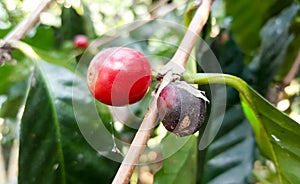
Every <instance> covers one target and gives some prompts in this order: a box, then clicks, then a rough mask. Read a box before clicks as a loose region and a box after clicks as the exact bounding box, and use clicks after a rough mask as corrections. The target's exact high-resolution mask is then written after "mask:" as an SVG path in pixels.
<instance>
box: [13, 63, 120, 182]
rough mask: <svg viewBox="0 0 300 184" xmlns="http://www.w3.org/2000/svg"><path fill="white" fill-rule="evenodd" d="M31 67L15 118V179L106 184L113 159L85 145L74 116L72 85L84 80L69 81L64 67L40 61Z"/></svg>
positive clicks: (69, 78) (113, 171)
mask: <svg viewBox="0 0 300 184" xmlns="http://www.w3.org/2000/svg"><path fill="white" fill-rule="evenodd" d="M34 67H35V72H34V76H33V77H32V80H31V88H30V91H29V94H28V98H27V103H26V105H25V111H24V115H23V118H22V123H21V137H20V162H19V168H20V174H19V182H21V183H86V182H89V183H99V182H101V183H110V182H111V180H112V177H113V176H114V173H115V171H116V169H117V166H118V164H117V163H115V162H113V161H111V160H108V159H106V158H104V157H102V156H100V155H99V154H98V153H97V152H96V151H95V150H93V149H92V148H91V147H90V146H89V145H88V144H87V142H86V141H85V139H84V137H83V136H82V134H81V132H80V131H79V129H78V126H77V123H76V119H75V117H74V112H73V107H72V88H73V87H80V85H82V84H85V82H84V80H82V79H78V80H79V81H81V83H78V86H76V85H75V86H72V85H71V84H72V82H73V80H74V77H76V76H75V75H74V74H73V73H71V72H70V71H68V70H66V69H64V68H62V67H58V66H55V65H51V64H48V63H45V62H44V61H42V60H38V61H37V63H36V65H35V66H34ZM80 97H83V98H82V99H81V100H82V101H84V100H86V99H85V98H84V95H83V96H80ZM77 100H80V99H77ZM41 107H42V108H41ZM87 119H88V118H87ZM32 158H34V159H32ZM41 167H42V168H43V169H41Z"/></svg>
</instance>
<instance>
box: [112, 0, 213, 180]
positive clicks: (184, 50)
mask: <svg viewBox="0 0 300 184" xmlns="http://www.w3.org/2000/svg"><path fill="white" fill-rule="evenodd" d="M211 3H212V0H203V1H202V4H201V5H200V6H199V8H198V10H197V11H196V13H195V15H194V17H193V19H192V21H191V23H190V25H189V27H188V29H187V32H186V34H185V36H184V38H183V40H182V41H181V44H180V46H179V48H178V49H177V51H176V53H175V55H174V56H173V58H172V59H171V61H170V62H169V63H168V64H169V65H168V64H167V65H168V66H171V68H167V70H164V72H163V73H161V72H159V74H160V75H161V76H162V80H160V81H161V83H160V86H159V88H158V90H157V92H156V94H155V96H154V97H153V101H152V103H151V104H150V106H149V110H148V112H147V114H146V116H145V117H144V119H143V121H142V123H141V126H140V128H139V129H138V131H137V133H136V135H135V137H134V139H133V141H132V143H131V146H130V148H129V150H128V152H127V154H126V155H125V158H124V160H123V162H122V164H121V166H120V168H119V170H118V172H117V174H116V175H115V178H114V180H113V182H112V183H113V184H127V183H129V181H130V178H131V175H132V173H133V171H134V168H135V165H136V164H137V163H138V160H139V157H140V156H141V154H142V152H143V150H144V148H145V146H146V144H147V141H148V139H149V137H150V135H151V134H152V132H153V128H154V127H155V124H156V121H157V119H158V110H157V99H158V96H159V94H160V92H161V91H162V89H163V88H164V87H165V86H167V85H168V84H169V83H170V82H171V81H172V80H173V77H174V74H175V75H178V74H182V73H183V72H184V70H185V67H186V64H187V61H188V57H189V56H190V53H191V51H192V49H193V47H194V46H195V43H196V41H197V39H198V35H199V33H200V32H201V30H202V29H203V26H204V25H205V23H206V22H207V20H208V17H209V14H210V8H211ZM191 33H192V34H191ZM170 63H174V65H172V64H171V65H170ZM176 65H177V68H179V70H180V71H179V73H178V71H176V69H175V68H176ZM165 66H166V65H165ZM173 66H174V68H172V67H173ZM181 68H182V69H183V70H181Z"/></svg>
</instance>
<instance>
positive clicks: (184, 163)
mask: <svg viewBox="0 0 300 184" xmlns="http://www.w3.org/2000/svg"><path fill="white" fill-rule="evenodd" d="M172 136H173V135H172ZM174 138H175V136H174ZM170 146H171V148H168V147H170ZM172 146H173V145H171V144H165V145H162V147H163V155H166V153H165V152H168V150H172ZM196 161H197V137H196V136H190V137H189V139H188V141H187V142H186V143H185V144H184V146H183V147H182V148H181V149H180V150H178V151H177V152H176V153H175V154H173V155H171V156H170V157H168V158H166V159H164V161H163V167H162V168H161V169H160V170H159V171H158V172H157V173H156V174H155V177H154V183H155V184H160V183H170V184H177V183H178V184H180V183H195V182H196V173H197V167H196V164H195V163H196Z"/></svg>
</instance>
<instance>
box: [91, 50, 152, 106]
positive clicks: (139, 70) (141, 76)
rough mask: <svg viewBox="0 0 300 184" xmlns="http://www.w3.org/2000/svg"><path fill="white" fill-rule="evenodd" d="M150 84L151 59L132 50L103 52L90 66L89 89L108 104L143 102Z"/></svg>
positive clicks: (121, 104) (99, 99)
mask: <svg viewBox="0 0 300 184" xmlns="http://www.w3.org/2000/svg"><path fill="white" fill-rule="evenodd" d="M150 83H151V66H150V63H149V61H148V59H147V58H146V57H145V56H144V55H143V54H142V53H141V52H139V51H136V50H134V49H131V48H126V47H112V48H108V49H105V50H102V51H101V52H99V53H98V54H97V55H96V56H95V57H94V58H93V59H92V61H91V63H90V64H89V67H88V72H87V84H88V88H89V90H90V92H91V94H92V95H93V96H94V97H95V98H96V99H97V100H98V101H100V102H102V103H104V104H107V105H112V106H124V105H129V104H133V103H135V102H137V101H139V100H141V99H142V98H143V97H144V96H145V94H146V93H147V90H148V88H149V85H150Z"/></svg>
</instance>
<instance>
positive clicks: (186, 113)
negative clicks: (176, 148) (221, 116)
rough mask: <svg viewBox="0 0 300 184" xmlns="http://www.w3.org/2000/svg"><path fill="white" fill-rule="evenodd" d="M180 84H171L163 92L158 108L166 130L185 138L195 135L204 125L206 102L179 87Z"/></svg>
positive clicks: (158, 101)
mask: <svg viewBox="0 0 300 184" xmlns="http://www.w3.org/2000/svg"><path fill="white" fill-rule="evenodd" d="M180 82H181V83H182V82H183V81H180ZM180 82H171V83H170V84H169V85H167V86H166V87H165V88H164V89H163V90H162V91H161V93H160V95H159V98H158V100H157V108H158V113H159V118H160V120H162V123H163V125H164V126H165V128H166V129H167V130H168V131H170V132H173V133H174V134H175V135H177V136H180V137H183V136H188V135H192V134H194V133H195V132H197V131H198V130H199V128H200V126H201V125H202V124H203V122H204V120H205V113H206V102H205V101H204V100H203V99H201V98H198V97H196V96H194V95H193V94H192V93H190V92H189V91H188V90H186V89H183V88H182V87H178V86H179V83H180Z"/></svg>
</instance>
